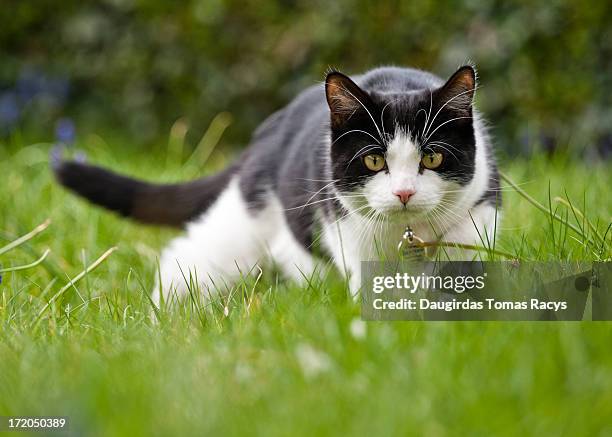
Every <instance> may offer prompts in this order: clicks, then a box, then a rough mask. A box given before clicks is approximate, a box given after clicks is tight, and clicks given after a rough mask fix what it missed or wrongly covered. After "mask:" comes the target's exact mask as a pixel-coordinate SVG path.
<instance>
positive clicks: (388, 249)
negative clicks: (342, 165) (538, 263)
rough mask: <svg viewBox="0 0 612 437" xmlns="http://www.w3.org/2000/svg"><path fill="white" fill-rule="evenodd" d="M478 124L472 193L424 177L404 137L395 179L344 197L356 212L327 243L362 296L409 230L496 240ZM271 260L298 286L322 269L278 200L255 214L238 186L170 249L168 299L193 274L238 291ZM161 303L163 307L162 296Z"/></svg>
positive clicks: (393, 165) (394, 149)
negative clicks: (365, 277)
mask: <svg viewBox="0 0 612 437" xmlns="http://www.w3.org/2000/svg"><path fill="white" fill-rule="evenodd" d="M475 122H476V123H477V128H476V132H477V137H476V169H475V174H474V178H473V180H472V181H471V182H470V183H469V184H467V186H465V187H461V186H460V185H458V184H457V183H453V182H448V181H445V180H443V179H442V178H440V177H439V176H438V175H437V174H436V172H434V171H430V170H425V171H424V172H423V174H419V161H420V159H421V157H420V154H419V153H418V149H417V146H416V145H415V144H413V143H412V142H411V140H410V135H408V134H407V133H402V132H396V135H395V138H394V140H393V141H392V142H391V144H390V145H389V147H388V151H387V157H386V159H387V165H388V167H389V172H388V173H386V172H384V171H381V172H380V173H379V174H377V175H376V176H374V177H373V178H371V179H370V181H369V182H367V183H366V185H365V187H364V188H363V190H362V192H361V194H363V197H362V198H361V199H359V201H355V198H354V197H346V198H342V200H341V201H342V203H343V204H344V205H345V207H346V208H347V209H348V210H349V211H351V213H350V214H348V215H347V216H346V217H344V218H341V219H339V220H336V221H332V220H329V219H327V220H324V219H323V220H322V221H323V226H322V232H323V235H322V241H323V244H324V246H325V247H326V248H327V249H328V252H329V254H330V255H331V256H332V258H333V260H334V263H335V265H336V266H337V268H338V270H340V271H341V272H343V273H345V274H346V275H348V276H349V278H350V282H349V285H350V289H351V292H352V293H353V294H354V295H355V294H357V292H358V290H359V284H360V263H361V261H365V260H371V259H378V258H380V257H381V256H384V257H387V258H389V257H394V256H396V255H397V252H396V250H397V249H396V248H397V243H398V241H399V239H400V237H401V235H402V232H403V230H404V229H405V227H406V226H407V225H410V226H411V227H412V229H413V230H414V232H415V234H416V235H417V236H419V237H420V238H422V239H424V240H426V241H433V240H437V239H443V240H446V241H450V242H456V243H465V244H481V236H483V237H484V236H485V235H487V236H488V237H489V238H492V236H493V232H494V227H495V209H494V208H493V207H491V206H488V205H485V204H482V205H480V206H477V207H474V204H475V203H476V201H477V200H478V199H479V198H480V197H481V196H482V194H483V193H484V192H485V190H486V188H487V182H488V179H489V176H490V175H489V168H488V165H487V156H486V149H485V147H484V138H483V137H482V134H481V132H483V127H482V126H480V122H479V121H478V119H476V120H475ZM397 189H413V190H415V191H416V193H415V194H414V195H413V196H412V198H411V199H410V201H409V202H408V204H407V205H406V207H404V205H403V204H402V203H401V202H400V201H399V199H398V198H397V196H395V195H394V194H393V191H394V190H397ZM359 208H361V209H359ZM472 220H473V222H472ZM474 223H476V227H477V228H478V231H477V230H476V227H475V226H474ZM479 233H480V236H479ZM485 238H486V237H485ZM458 256H463V257H465V256H466V255H465V254H463V255H458ZM270 261H272V262H274V263H276V264H277V265H278V266H279V267H280V268H281V270H282V271H283V273H284V274H285V275H286V276H287V277H288V278H291V279H293V280H297V281H301V280H303V279H304V278H308V277H309V276H310V275H312V274H313V272H314V271H315V270H316V269H315V264H316V262H315V260H314V259H313V257H312V256H311V255H310V254H309V252H307V251H306V250H305V249H304V248H303V247H302V246H301V245H300V244H299V243H298V242H297V240H296V239H295V237H294V236H293V235H292V233H291V231H290V229H289V226H288V225H287V222H286V220H285V215H284V212H283V209H282V206H281V203H280V201H279V200H278V198H277V197H276V196H275V195H274V194H273V193H268V196H267V201H266V206H265V208H263V209H261V210H259V211H255V212H254V211H248V210H247V205H246V203H245V201H244V199H243V197H242V195H241V193H240V188H239V184H238V180H237V179H234V180H232V181H231V182H230V184H229V185H228V187H227V188H226V189H225V190H224V191H223V193H222V194H221V195H220V197H219V198H218V199H217V201H216V202H215V203H214V204H213V205H212V207H211V208H210V209H209V210H208V211H207V212H206V213H205V214H204V215H203V216H202V217H200V219H198V220H197V221H195V222H193V223H191V224H190V225H189V226H188V228H187V234H186V235H185V236H182V237H179V238H177V239H175V240H174V241H172V242H171V243H170V245H169V246H168V247H167V248H166V249H165V250H164V252H163V254H162V258H161V263H160V269H161V281H162V284H161V285H162V289H163V292H164V295H165V298H166V299H168V296H169V295H170V294H173V293H176V295H177V296H178V297H181V296H183V295H185V293H186V292H187V290H188V284H189V281H190V280H189V278H190V274H191V275H192V276H193V277H194V278H195V277H197V282H198V285H199V286H200V289H203V291H204V292H205V293H207V292H213V291H214V290H216V289H218V288H223V287H224V286H226V285H231V283H232V282H234V281H235V280H236V279H238V278H239V277H240V275H245V274H248V273H249V272H252V271H253V270H254V269H256V270H257V272H259V269H257V267H263V268H265V266H266V265H269V264H270ZM153 296H154V301H155V302H156V303H157V304H159V292H158V291H157V289H156V291H154V293H153Z"/></svg>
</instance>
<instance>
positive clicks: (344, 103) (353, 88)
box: [325, 71, 370, 128]
mask: <svg viewBox="0 0 612 437" xmlns="http://www.w3.org/2000/svg"><path fill="white" fill-rule="evenodd" d="M325 96H326V97H327V104H328V105H329V111H330V116H331V124H332V127H334V128H338V127H341V126H342V125H344V124H345V123H346V122H347V121H348V119H350V118H351V117H352V116H353V114H355V112H357V111H362V110H367V109H366V106H367V105H369V104H370V97H369V96H368V94H367V93H366V92H365V91H363V90H362V89H361V88H359V86H358V85H357V84H356V83H355V82H353V81H352V80H351V79H350V78H349V77H348V76H345V75H344V74H342V73H340V72H338V71H332V72H331V73H329V74H328V75H327V77H326V78H325Z"/></svg>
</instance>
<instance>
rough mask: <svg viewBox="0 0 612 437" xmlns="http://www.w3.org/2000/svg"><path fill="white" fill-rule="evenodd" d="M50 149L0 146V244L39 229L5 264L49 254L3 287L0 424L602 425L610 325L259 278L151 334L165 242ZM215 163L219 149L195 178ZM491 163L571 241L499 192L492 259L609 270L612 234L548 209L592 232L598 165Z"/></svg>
mask: <svg viewBox="0 0 612 437" xmlns="http://www.w3.org/2000/svg"><path fill="white" fill-rule="evenodd" d="M96 141H97V142H96ZM86 143H87V144H89V145H90V148H87V150H88V153H89V155H90V159H91V160H93V161H95V162H98V163H101V164H105V165H110V166H112V167H113V168H115V169H118V170H121V171H124V172H129V173H131V174H134V175H137V176H141V177H147V178H150V179H154V180H172V179H178V178H180V177H181V176H183V177H192V176H194V175H195V174H198V173H200V170H199V167H198V164H197V162H198V159H197V157H196V159H194V160H192V161H190V163H189V164H188V165H187V166H186V167H182V168H181V162H182V159H181V156H182V153H181V146H180V144H178V143H177V142H176V141H171V144H170V147H169V150H170V153H168V150H167V149H165V148H160V149H159V150H157V151H156V152H153V153H150V154H137V153H135V152H133V151H131V150H129V149H125V150H124V149H123V148H122V147H121V145H120V144H119V143H118V142H117V143H115V142H113V144H111V145H105V144H104V142H103V141H102V140H101V139H99V138H98V139H97V140H96V139H95V138H90V139H87V141H86ZM177 144H178V145H177ZM91 145H93V146H95V147H91ZM49 147H50V146H49V145H45V144H42V145H31V146H25V145H24V144H23V141H21V140H19V139H17V138H14V139H12V140H11V141H10V142H5V143H3V144H0V174H1V175H2V180H3V183H2V188H1V190H0V204H1V205H2V208H1V209H0V232H1V234H0V237H1V239H0V247H1V246H3V245H4V244H6V243H8V242H9V241H13V240H14V239H15V238H16V237H18V236H19V235H23V234H25V233H27V232H28V231H30V230H31V229H33V228H34V227H35V226H36V225H39V224H40V223H42V222H44V221H45V220H46V219H47V218H50V219H51V225H50V226H49V227H48V228H47V229H46V230H44V231H43V232H42V233H40V234H39V235H37V236H36V237H35V238H33V239H31V240H29V241H28V242H26V243H25V244H23V245H21V246H19V247H18V248H16V249H14V250H12V251H10V252H8V253H6V254H4V255H0V262H2V267H3V268H7V267H10V266H17V265H22V264H27V263H31V262H33V261H35V260H36V259H38V258H39V257H40V256H41V255H42V254H43V252H44V250H45V249H46V248H50V249H51V253H50V255H49V256H48V257H47V258H46V259H45V260H44V261H43V262H42V263H41V264H39V265H37V266H35V267H32V268H30V269H27V270H23V271H18V272H13V273H5V274H4V278H3V282H2V284H1V285H0V415H25V414H30V415H64V416H70V418H71V420H72V428H73V430H76V431H77V432H78V434H94V435H150V434H153V435H195V434H202V433H208V434H212V435H225V434H239V433H240V434H246V433H248V434H251V433H257V434H265V435H289V434H303V435H313V434H341V433H342V434H344V433H350V434H368V435H396V434H407V435H431V436H438V435H439V436H444V435H465V434H467V435H483V436H484V435H491V434H501V435H516V434H529V435H610V434H611V433H612V424H611V423H610V420H609V418H610V417H612V349H611V348H610V345H612V330H611V329H610V325H609V324H607V323H586V322H585V323H543V322H541V323H516V322H515V323H494V322H488V323H485V322H471V323H450V322H449V323H442V322H440V323H418V322H414V323H408V322H406V323H401V322H396V323H367V324H365V323H363V322H361V321H360V319H359V313H360V311H359V306H358V305H357V304H355V303H353V302H352V301H351V300H350V299H347V297H346V296H347V295H346V288H345V285H344V283H343V281H342V280H341V279H340V278H339V277H338V276H335V277H333V278H331V279H330V280H329V281H328V282H327V283H326V284H324V285H323V286H320V287H311V288H307V289H300V288H298V287H296V286H294V285H291V284H287V283H283V282H282V281H280V280H278V279H277V278H276V277H275V276H274V275H272V274H270V273H266V275H265V276H264V278H262V279H261V280H260V281H258V282H256V283H255V282H254V281H245V282H244V283H242V284H240V285H239V287H238V289H237V290H236V291H235V292H234V293H233V294H232V297H231V299H225V300H223V301H222V302H217V304H216V305H214V306H213V307H212V308H207V309H202V308H199V307H198V306H196V305H194V303H193V302H187V303H186V304H185V305H182V306H180V307H177V308H174V309H172V310H167V311H163V313H162V322H161V323H158V324H154V323H152V322H151V320H150V314H151V306H150V304H149V301H148V298H147V294H146V293H147V292H148V291H149V290H150V289H151V287H152V284H153V278H154V275H155V270H156V267H155V266H156V261H155V260H156V256H157V254H158V252H159V250H160V248H161V247H162V246H163V245H164V243H165V242H167V241H168V240H169V239H170V238H171V237H172V236H173V235H175V234H176V233H175V232H173V231H169V230H160V229H156V228H151V227H144V226H139V225H135V224H133V223H130V222H128V221H125V220H121V219H119V218H117V217H115V216H114V215H112V214H110V213H107V212H104V211H102V210H99V209H97V208H93V207H91V206H89V205H87V204H86V203H85V202H83V201H81V200H79V199H77V198H75V197H73V196H71V195H69V194H68V193H66V192H65V191H63V190H62V189H60V188H59V187H58V186H57V185H56V184H54V183H53V181H52V179H51V177H50V174H49V170H48V166H47V154H48V151H49ZM205 155H207V153H206V151H205V152H204V153H202V155H200V156H205ZM228 159H230V158H229V157H228V156H225V155H224V154H223V153H221V151H215V152H214V153H213V155H212V156H211V160H210V161H209V162H208V164H207V169H209V170H210V171H212V169H214V168H219V167H221V166H223V165H224V164H225V163H226V162H227V160H228ZM502 169H503V170H504V171H505V172H506V173H508V174H509V175H510V176H511V177H512V178H513V180H515V181H517V182H518V183H520V184H521V185H520V187H521V188H523V189H524V190H525V191H526V192H528V193H529V194H530V195H531V196H533V197H534V198H535V199H537V200H538V201H539V202H541V203H542V204H543V205H545V206H546V207H548V206H549V205H550V206H552V208H553V209H556V210H557V214H558V215H559V216H560V217H563V218H565V219H566V220H567V221H569V222H571V223H572V224H573V225H574V226H575V227H578V229H579V230H580V231H581V232H580V233H577V232H575V231H572V230H568V228H567V226H564V225H563V224H561V223H558V222H556V221H554V220H551V217H550V215H549V214H546V213H543V212H541V211H539V210H538V209H536V208H535V207H534V206H533V205H531V204H530V203H528V202H527V201H526V200H525V198H523V197H521V196H519V195H518V194H516V193H515V192H512V191H511V190H505V192H504V216H503V221H502V224H501V231H500V236H499V239H498V241H497V248H498V249H500V250H501V249H503V250H504V251H509V252H511V253H513V254H516V255H517V256H519V257H520V258H521V259H530V260H558V259H579V260H601V259H609V258H610V255H611V253H610V247H611V245H610V239H611V237H610V233H608V234H607V235H606V236H605V238H606V242H605V243H604V244H599V243H596V241H597V237H595V236H594V232H593V230H592V229H590V228H589V226H588V224H587V222H586V221H585V220H583V219H582V218H581V217H580V215H579V214H578V213H574V212H572V211H571V209H568V208H567V207H566V206H563V205H562V204H561V203H560V202H555V200H554V198H555V197H556V196H560V197H565V196H566V193H567V196H568V197H569V199H571V201H572V204H573V205H574V206H575V207H577V208H579V209H580V210H581V211H582V212H584V213H585V215H586V217H588V219H589V220H590V221H591V222H592V224H593V226H594V227H595V228H597V231H598V232H599V233H600V235H602V236H603V235H604V234H605V232H606V226H607V225H608V224H609V223H610V220H611V212H612V197H611V196H610V195H609V189H610V187H611V186H612V171H611V170H612V167H611V165H610V164H609V163H600V162H585V161H582V160H576V159H570V158H568V157H565V156H558V157H554V158H546V157H544V156H535V157H533V158H531V159H528V160H527V159H522V160H512V161H511V162H504V163H502ZM184 175H187V176H184ZM579 234H584V235H579ZM589 241H590V242H589ZM113 246H117V247H118V249H117V251H115V252H114V253H112V254H111V255H110V257H109V258H107V259H106V260H104V262H103V263H102V264H101V265H100V266H99V267H98V268H97V269H96V270H95V271H93V272H91V273H89V274H88V275H86V276H85V277H84V278H83V279H82V280H81V281H80V282H78V283H77V284H76V285H75V286H69V287H65V285H66V284H67V283H68V281H69V278H73V277H74V276H76V275H77V274H78V273H79V272H81V271H82V270H83V269H84V268H85V266H86V265H89V264H91V263H92V262H93V261H94V260H95V259H97V258H98V257H99V256H100V255H102V253H104V252H105V251H106V250H107V249H109V248H110V247H113ZM62 287H65V288H64V289H65V292H64V293H63V294H61V295H59V296H58V297H57V298H56V299H55V300H53V301H52V302H51V304H50V305H48V307H46V308H45V306H46V305H47V303H48V302H49V300H50V299H51V297H52V296H54V295H55V294H57V293H58V291H60V290H61V289H62ZM196 431H197V432H196Z"/></svg>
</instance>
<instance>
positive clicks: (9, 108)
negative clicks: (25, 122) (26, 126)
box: [0, 91, 19, 127]
mask: <svg viewBox="0 0 612 437" xmlns="http://www.w3.org/2000/svg"><path fill="white" fill-rule="evenodd" d="M18 119H19V105H18V103H17V95H16V94H15V93H14V92H12V91H5V92H4V93H2V94H0V127H5V126H6V127H10V126H12V125H13V124H15V122H16V121H17V120H18Z"/></svg>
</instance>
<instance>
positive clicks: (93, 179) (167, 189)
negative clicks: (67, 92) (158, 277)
mask: <svg viewBox="0 0 612 437" xmlns="http://www.w3.org/2000/svg"><path fill="white" fill-rule="evenodd" d="M53 167H54V171H55V175H56V177H57V179H58V181H59V182H60V183H61V184H62V185H64V186H65V187H67V188H69V189H70V190H72V191H73V192H75V193H77V194H78V195H80V196H82V197H84V198H86V199H88V200H90V201H91V202H93V203H95V204H97V205H100V206H103V207H105V208H108V209H110V210H111V211H115V212H117V213H119V214H121V215H123V216H125V217H132V218H134V219H135V220H138V221H140V222H144V223H150V224H157V225H167V226H174V227H182V226H183V225H184V224H186V223H187V222H189V221H190V220H193V219H195V218H196V217H197V216H198V215H199V214H200V213H201V212H202V211H205V210H206V209H207V208H208V207H209V206H210V205H211V203H212V202H214V201H215V199H216V198H217V196H218V195H219V193H220V192H221V191H222V190H223V188H224V187H225V185H227V182H228V181H229V179H230V177H231V174H232V173H233V172H234V167H229V168H228V169H226V170H225V171H223V172H221V173H218V174H215V175H213V176H210V177H208V178H204V179H199V180H197V181H192V182H188V183H186V184H168V185H160V184H150V183H147V182H142V181H138V180H135V179H131V178H128V177H125V176H122V175H118V174H116V173H112V172H110V171H108V170H105V169H103V168H100V167H96V166H93V165H89V164H85V163H81V162H67V161H59V162H56V163H55V164H54V166H53Z"/></svg>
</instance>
